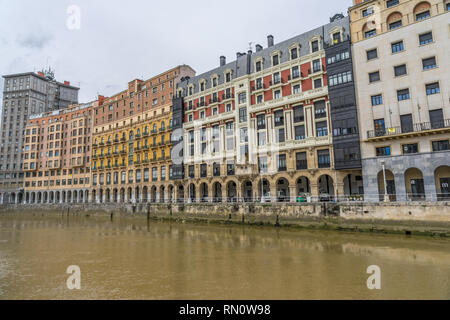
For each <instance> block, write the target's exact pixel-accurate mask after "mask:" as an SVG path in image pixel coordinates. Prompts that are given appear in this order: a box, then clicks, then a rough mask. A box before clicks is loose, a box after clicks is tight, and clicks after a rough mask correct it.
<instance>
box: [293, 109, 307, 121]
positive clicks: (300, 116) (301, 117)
mask: <svg viewBox="0 0 450 320" xmlns="http://www.w3.org/2000/svg"><path fill="white" fill-rule="evenodd" d="M303 121H305V114H304V109H303V106H296V107H294V123H297V122H303Z"/></svg>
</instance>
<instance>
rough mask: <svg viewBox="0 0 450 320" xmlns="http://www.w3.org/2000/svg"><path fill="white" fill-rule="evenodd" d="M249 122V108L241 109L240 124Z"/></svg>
mask: <svg viewBox="0 0 450 320" xmlns="http://www.w3.org/2000/svg"><path fill="white" fill-rule="evenodd" d="M246 121H247V108H240V109H239V122H241V123H242V122H246Z"/></svg>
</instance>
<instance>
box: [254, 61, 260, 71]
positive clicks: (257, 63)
mask: <svg viewBox="0 0 450 320" xmlns="http://www.w3.org/2000/svg"><path fill="white" fill-rule="evenodd" d="M255 68H256V72H259V71H261V61H258V62H256V66H255Z"/></svg>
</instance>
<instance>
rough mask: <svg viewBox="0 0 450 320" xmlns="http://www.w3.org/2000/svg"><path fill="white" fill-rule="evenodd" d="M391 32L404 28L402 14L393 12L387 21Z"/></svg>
mask: <svg viewBox="0 0 450 320" xmlns="http://www.w3.org/2000/svg"><path fill="white" fill-rule="evenodd" d="M386 24H387V27H388V29H389V30H393V29H396V28H399V27H401V26H402V14H401V13H400V12H398V11H397V12H392V13H391V14H390V15H389V16H388V18H387V19H386Z"/></svg>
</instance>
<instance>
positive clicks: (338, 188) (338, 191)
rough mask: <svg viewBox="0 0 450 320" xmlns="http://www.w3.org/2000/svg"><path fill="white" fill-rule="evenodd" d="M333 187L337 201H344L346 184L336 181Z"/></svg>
mask: <svg viewBox="0 0 450 320" xmlns="http://www.w3.org/2000/svg"><path fill="white" fill-rule="evenodd" d="M333 187H334V195H335V197H336V201H342V200H343V198H344V196H345V190H344V183H342V182H336V181H334V184H333Z"/></svg>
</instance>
